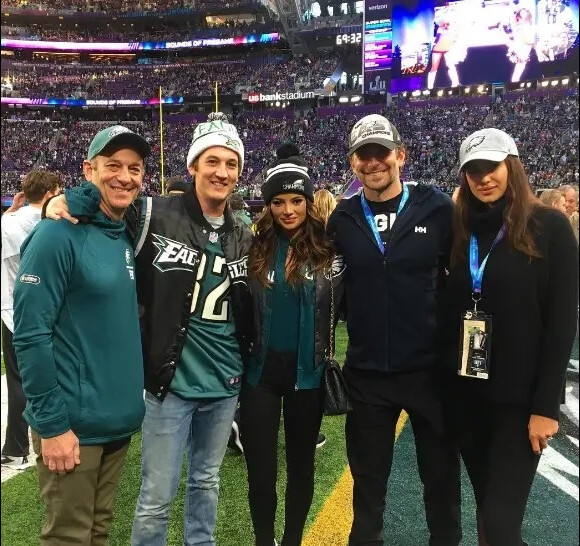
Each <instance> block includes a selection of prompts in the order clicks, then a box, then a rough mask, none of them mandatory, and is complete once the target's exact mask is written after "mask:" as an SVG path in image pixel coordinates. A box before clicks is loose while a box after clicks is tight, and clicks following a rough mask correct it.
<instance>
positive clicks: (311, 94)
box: [242, 90, 323, 104]
mask: <svg viewBox="0 0 580 546" xmlns="http://www.w3.org/2000/svg"><path fill="white" fill-rule="evenodd" d="M322 95H323V92H321V91H320V90H316V91H287V92H284V93H279V92H278V91H276V92H274V93H258V92H256V93H247V94H243V95H242V100H246V101H248V102H249V103H250V104H255V103H258V102H274V101H281V100H282V101H285V100H305V99H306V100H307V99H314V98H316V97H320V96H322Z"/></svg>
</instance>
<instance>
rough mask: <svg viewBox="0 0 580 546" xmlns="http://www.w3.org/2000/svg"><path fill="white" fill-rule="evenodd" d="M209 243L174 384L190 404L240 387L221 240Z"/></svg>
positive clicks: (239, 364)
mask: <svg viewBox="0 0 580 546" xmlns="http://www.w3.org/2000/svg"><path fill="white" fill-rule="evenodd" d="M214 233H215V232H214ZM212 235H213V234H212ZM211 239H212V237H210V241H209V242H208V244H207V246H206V247H205V249H204V252H203V254H202V255H201V257H200V264H199V269H198V272H197V278H196V281H195V285H194V287H193V298H192V302H191V315H190V318H189V330H188V332H187V340H186V342H185V346H184V348H183V352H182V354H181V360H180V362H179V365H178V366H177V369H176V371H175V375H174V377H173V381H172V382H171V386H170V390H171V392H173V393H174V394H176V395H177V396H179V397H181V398H184V399H187V400H190V399H197V398H223V397H228V396H235V395H236V394H238V393H239V390H240V386H241V377H242V372H243V364H242V359H241V357H240V351H239V348H238V343H237V340H236V337H235V325H234V321H233V316H232V306H231V301H230V296H229V292H230V280H229V277H228V274H227V267H226V261H225V258H224V253H223V250H222V246H221V242H220V240H219V238H216V239H217V240H215V241H213V242H212V241H211Z"/></svg>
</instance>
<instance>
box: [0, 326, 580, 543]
mask: <svg viewBox="0 0 580 546" xmlns="http://www.w3.org/2000/svg"><path fill="white" fill-rule="evenodd" d="M345 346H346V332H345V329H344V327H343V326H342V325H341V326H340V327H339V330H338V333H337V357H338V359H339V360H340V361H342V360H343V358H344V349H345ZM322 431H323V432H324V434H326V436H327V443H326V445H325V446H324V447H323V448H321V449H319V450H317V454H316V486H315V493H314V500H313V505H312V509H311V510H310V515H309V519H308V525H310V524H311V523H312V522H313V520H314V518H315V517H316V514H317V512H318V511H319V509H320V508H321V507H322V504H323V503H324V500H325V499H326V497H327V496H328V494H329V492H330V491H331V490H332V488H333V486H334V484H335V483H336V481H337V480H338V478H339V477H340V475H341V474H342V472H343V470H344V467H345V465H346V454H345V447H344V419H343V418H342V417H327V418H325V419H324V420H323V425H322ZM139 442H140V436H136V437H135V438H134V439H133V442H132V445H131V448H130V450H129V453H128V456H127V461H126V464H125V469H124V472H123V476H122V478H121V483H120V484H119V487H118V490H117V498H116V508H115V518H114V523H113V529H112V534H111V540H110V544H111V546H127V544H129V543H130V541H129V540H130V535H131V524H132V520H133V511H134V508H135V503H136V500H137V495H138V492H139V483H140V446H139ZM283 448H284V446H283V437H282V436H281V438H280V448H279V461H280V466H279V482H278V498H279V507H278V508H279V509H278V520H277V529H278V532H277V537H278V538H279V537H280V528H281V522H282V507H283V498H284V497H283V492H284V487H285V463H284V457H283ZM562 453H563V455H565V456H566V457H567V458H568V459H569V460H572V461H574V462H575V464H577V460H578V455H577V450H576V451H574V450H572V452H571V453H565V452H564V451H563V448H562ZM220 477H221V492H220V502H219V513H218V525H217V529H216V539H217V543H218V544H219V545H220V546H250V545H251V544H253V538H252V530H251V529H252V528H251V522H250V516H249V509H248V502H247V484H246V469H245V463H244V458H243V457H242V456H237V455H235V454H234V453H233V452H229V451H228V453H227V455H226V457H225V459H224V463H223V465H222V469H221V472H220ZM574 479H575V483H576V485H577V484H578V480H577V478H574ZM183 497H184V488H183V481H182V485H181V488H180V490H179V494H178V498H177V500H176V502H175V503H174V505H173V509H172V513H171V517H170V522H169V536H168V542H167V544H168V546H179V545H181V544H182V529H183V525H182V514H183ZM421 497H422V493H421V485H420V483H419V479H418V473H417V468H416V461H415V451H414V443H413V441H412V433H411V429H410V427H409V426H406V427H405V428H404V430H403V432H402V434H401V437H400V439H399V441H398V442H397V446H396V448H395V458H394V463H393V470H392V474H391V479H390V482H389V495H388V502H387V506H388V508H387V512H386V514H385V523H386V525H385V528H386V539H387V542H386V544H389V545H398V546H418V545H423V544H427V530H426V525H425V517H424V512H423V503H422V498H421ZM473 513H474V507H473V495H472V493H471V489H470V487H469V484H468V482H467V480H465V479H464V488H463V529H464V541H463V543H462V544H463V545H464V546H475V545H476V544H477V541H476V539H475V532H474V523H473ZM1 520H2V529H1V543H2V544H6V545H7V546H28V545H30V546H33V545H36V544H38V536H39V532H40V527H41V525H42V521H43V508H42V504H41V502H40V499H39V497H38V486H37V483H36V471H35V470H34V469H31V470H29V471H26V472H24V473H22V474H20V475H18V476H16V477H15V478H13V479H11V480H9V481H8V482H5V483H3V484H2V507H1ZM524 532H525V538H526V539H527V540H528V542H529V544H530V546H546V545H550V546H572V545H574V544H578V542H579V538H580V537H579V532H578V502H577V501H575V500H574V499H572V498H571V497H569V496H568V495H566V494H565V493H563V492H562V491H560V490H559V489H557V488H556V487H555V486H554V485H553V484H552V483H551V482H549V481H548V480H546V479H545V478H543V477H542V476H540V475H538V476H537V477H536V480H535V483H534V489H533V492H532V496H531V498H530V502H529V504H528V511H527V515H526V523H525V526H524ZM321 546H341V545H326V544H325V545H321Z"/></svg>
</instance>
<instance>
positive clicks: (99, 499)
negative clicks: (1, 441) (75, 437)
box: [31, 431, 129, 546]
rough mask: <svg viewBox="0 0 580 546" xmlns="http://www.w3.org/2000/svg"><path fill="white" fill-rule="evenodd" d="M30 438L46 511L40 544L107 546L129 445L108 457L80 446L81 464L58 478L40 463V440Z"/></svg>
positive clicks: (96, 449)
mask: <svg viewBox="0 0 580 546" xmlns="http://www.w3.org/2000/svg"><path fill="white" fill-rule="evenodd" d="M31 435H32V445H33V446H34V451H35V453H36V455H37V457H36V468H37V470H38V483H39V486H40V496H41V497H42V500H43V501H44V506H45V510H46V520H45V522H44V526H43V528H42V532H41V535H40V544H41V545H42V546H65V545H69V544H71V545H72V544H74V545H78V546H106V545H107V544H108V537H109V531H110V529H111V522H112V519H113V500H114V496H115V489H116V487H117V484H118V483H119V479H120V477H121V471H122V469H123V462H124V461H125V455H126V454H127V450H128V449H129V443H126V444H125V445H123V446H122V447H121V448H119V449H117V450H116V451H113V452H111V453H105V452H104V448H103V446H81V448H80V451H81V464H79V465H78V466H76V467H75V469H74V470H73V471H72V472H67V473H66V474H57V473H55V472H51V471H50V470H48V467H47V466H46V465H45V464H44V462H43V460H42V453H41V445H40V436H39V435H38V434H37V433H36V432H35V431H32V433H31Z"/></svg>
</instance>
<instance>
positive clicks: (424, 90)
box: [423, 89, 431, 97]
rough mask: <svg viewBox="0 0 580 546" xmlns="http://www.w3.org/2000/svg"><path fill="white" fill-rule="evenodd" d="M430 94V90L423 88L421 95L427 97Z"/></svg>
mask: <svg viewBox="0 0 580 546" xmlns="http://www.w3.org/2000/svg"><path fill="white" fill-rule="evenodd" d="M430 94H431V91H429V89H423V95H425V96H426V97H428V96H429V95H430Z"/></svg>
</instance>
